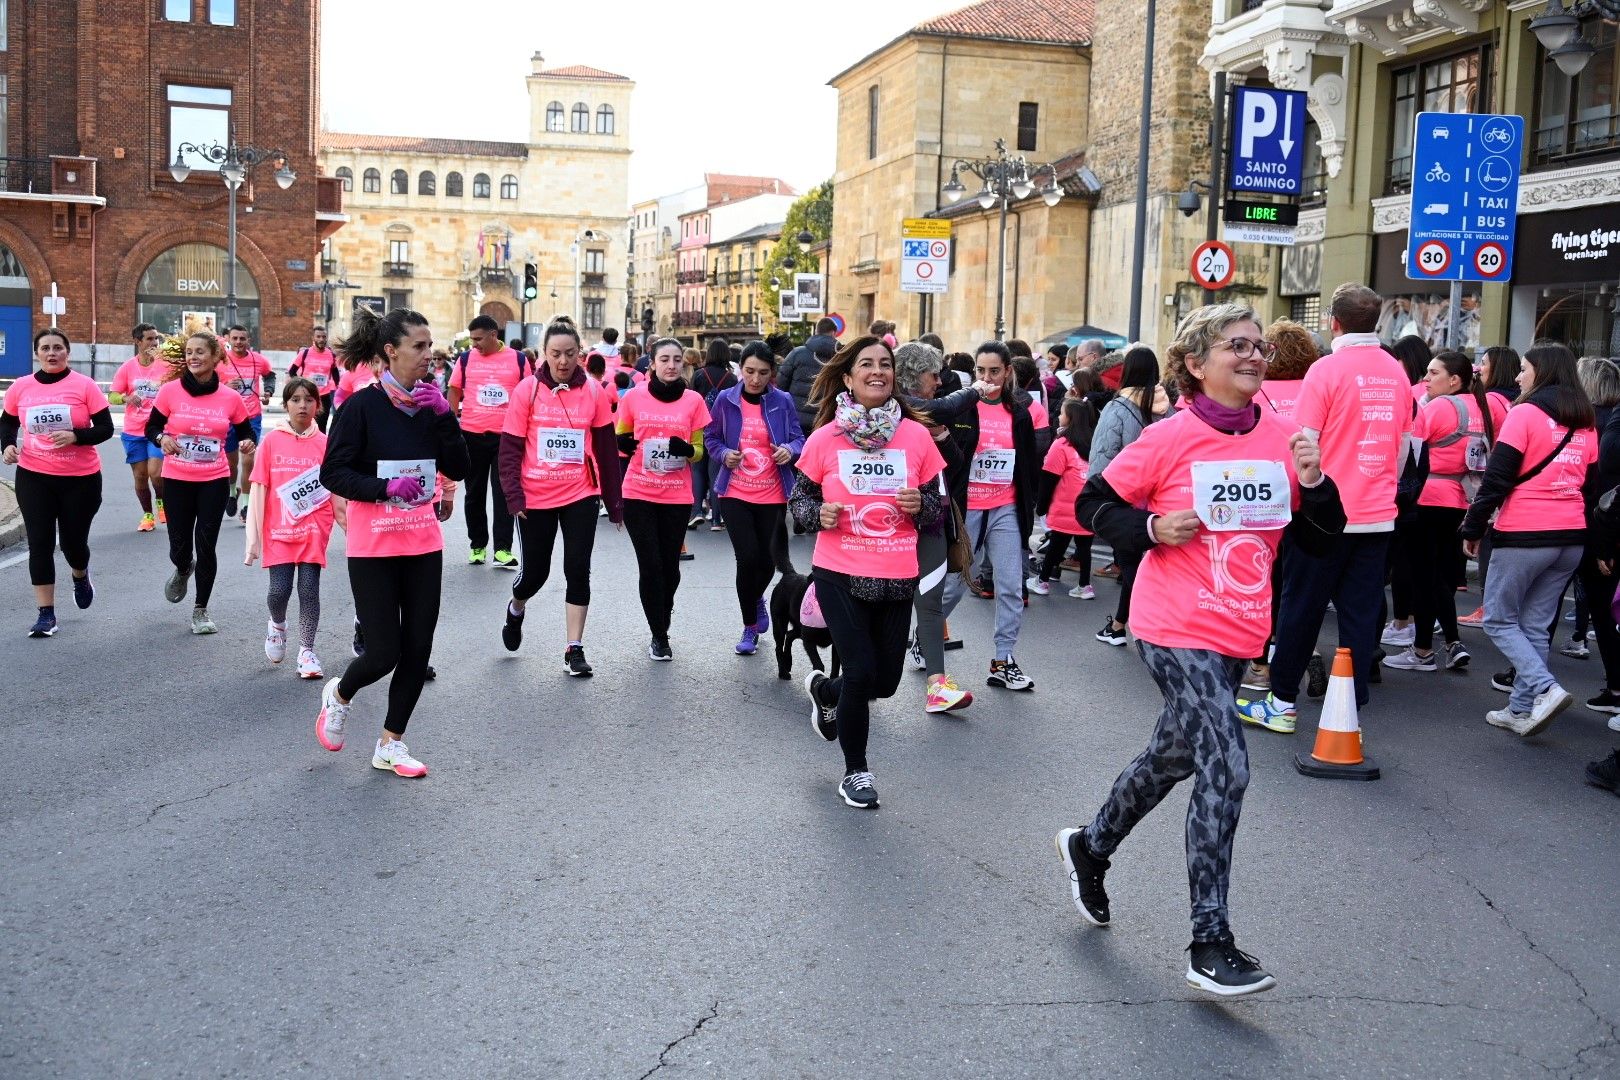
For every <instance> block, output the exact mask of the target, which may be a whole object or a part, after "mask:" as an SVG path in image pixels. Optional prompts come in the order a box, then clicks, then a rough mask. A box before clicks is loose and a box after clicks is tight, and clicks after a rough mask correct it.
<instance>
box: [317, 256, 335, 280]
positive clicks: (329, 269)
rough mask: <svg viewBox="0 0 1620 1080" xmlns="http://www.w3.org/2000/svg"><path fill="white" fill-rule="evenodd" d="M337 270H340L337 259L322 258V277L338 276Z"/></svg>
mask: <svg viewBox="0 0 1620 1080" xmlns="http://www.w3.org/2000/svg"><path fill="white" fill-rule="evenodd" d="M337 272H338V263H337V260H336V259H322V260H321V276H322V277H336V276H337Z"/></svg>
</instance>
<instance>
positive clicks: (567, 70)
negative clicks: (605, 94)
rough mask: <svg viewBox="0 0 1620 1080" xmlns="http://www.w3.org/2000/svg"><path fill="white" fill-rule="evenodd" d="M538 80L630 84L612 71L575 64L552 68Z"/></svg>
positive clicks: (544, 72)
mask: <svg viewBox="0 0 1620 1080" xmlns="http://www.w3.org/2000/svg"><path fill="white" fill-rule="evenodd" d="M535 78H537V79H608V80H612V81H614V82H629V81H630V80H629V79H627V78H625V77H624V76H623V75H615V74H613V72H611V71H603V70H602V69H601V68H593V67H586V66H585V65H584V64H573V65H571V66H569V67H560V68H551V69H550V70H547V71H542V72H539V73H538V74H536V75H535Z"/></svg>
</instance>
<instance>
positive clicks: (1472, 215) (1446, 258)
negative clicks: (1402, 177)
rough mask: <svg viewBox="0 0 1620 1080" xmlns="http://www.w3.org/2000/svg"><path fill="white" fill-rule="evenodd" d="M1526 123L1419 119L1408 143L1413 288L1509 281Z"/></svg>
mask: <svg viewBox="0 0 1620 1080" xmlns="http://www.w3.org/2000/svg"><path fill="white" fill-rule="evenodd" d="M1523 156H1524V117H1522V116H1492V115H1488V114H1479V113H1419V114H1418V116H1417V125H1416V129H1415V130H1414V132H1413V137H1412V226H1411V230H1410V233H1409V237H1410V239H1409V240H1408V243H1407V248H1406V276H1407V277H1409V278H1411V279H1413V280H1414V281H1507V280H1508V279H1509V278H1511V277H1512V276H1513V236H1514V232H1515V231H1516V229H1517V226H1518V208H1519V162H1520V160H1521V159H1522V158H1523Z"/></svg>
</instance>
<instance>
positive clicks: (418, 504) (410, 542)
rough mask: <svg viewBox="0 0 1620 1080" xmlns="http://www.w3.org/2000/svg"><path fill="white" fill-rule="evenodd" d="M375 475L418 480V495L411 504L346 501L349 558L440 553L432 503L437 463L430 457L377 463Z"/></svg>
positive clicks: (441, 536)
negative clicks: (407, 477) (412, 477)
mask: <svg viewBox="0 0 1620 1080" xmlns="http://www.w3.org/2000/svg"><path fill="white" fill-rule="evenodd" d="M377 476H378V478H379V479H383V480H393V479H395V478H396V477H401V476H415V477H418V478H420V479H421V481H422V496H421V498H419V499H417V500H416V501H415V502H409V503H407V502H402V501H399V500H395V499H385V500H383V501H382V502H375V503H374V502H358V501H356V500H353V499H351V500H349V506H348V519H349V529H348V535H349V540H348V554H349V557H350V558H352V559H387V558H394V557H396V556H400V555H427V554H429V553H430V552H434V551H443V550H444V530H443V529H441V528H440V527H439V517H438V512H437V511H436V510H435V509H434V503H435V502H437V501H438V498H439V471H438V462H437V460H435V459H433V458H417V459H410V460H392V459H389V460H379V461H378V462H377Z"/></svg>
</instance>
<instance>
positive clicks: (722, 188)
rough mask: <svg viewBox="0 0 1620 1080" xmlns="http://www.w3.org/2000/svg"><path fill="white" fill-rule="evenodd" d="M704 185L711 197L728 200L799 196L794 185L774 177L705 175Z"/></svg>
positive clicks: (727, 174) (731, 174) (728, 174)
mask: <svg viewBox="0 0 1620 1080" xmlns="http://www.w3.org/2000/svg"><path fill="white" fill-rule="evenodd" d="M703 183H704V184H705V185H706V186H707V187H708V188H709V193H710V197H711V198H714V197H715V196H717V195H721V194H723V195H726V196H727V197H728V198H738V197H742V195H743V193H744V192H746V193H747V194H749V195H797V194H798V192H797V191H795V190H794V188H793V185H792V184H790V183H788V182H787V181H786V180H780V179H778V178H777V177H774V176H740V175H737V174H735V173H704V174H703Z"/></svg>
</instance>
